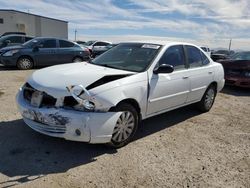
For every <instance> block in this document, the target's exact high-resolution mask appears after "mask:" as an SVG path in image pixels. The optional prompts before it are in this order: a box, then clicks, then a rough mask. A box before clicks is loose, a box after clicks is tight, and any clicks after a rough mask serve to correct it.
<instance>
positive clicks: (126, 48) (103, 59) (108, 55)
mask: <svg viewBox="0 0 250 188" xmlns="http://www.w3.org/2000/svg"><path fill="white" fill-rule="evenodd" d="M160 48H161V45H156V44H143V43H124V44H119V45H118V46H116V47H114V48H111V49H110V50H108V51H107V52H105V53H104V54H102V55H100V56H98V57H97V58H95V59H94V60H93V61H92V63H93V64H96V65H101V66H106V67H111V68H116V69H121V70H127V71H133V72H142V71H145V70H146V69H147V67H148V66H149V65H150V63H151V61H152V60H153V59H154V58H155V57H156V55H157V54H158V52H159V50H160Z"/></svg>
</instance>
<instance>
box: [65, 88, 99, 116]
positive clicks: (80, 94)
mask: <svg viewBox="0 0 250 188" xmlns="http://www.w3.org/2000/svg"><path fill="white" fill-rule="evenodd" d="M67 89H68V91H69V92H70V94H71V95H72V97H74V99H75V100H76V101H77V102H78V103H79V104H78V105H77V106H78V107H79V108H81V107H84V108H85V109H87V110H91V111H92V110H94V109H95V104H94V103H93V102H92V101H91V100H90V93H89V92H88V90H87V89H85V88H84V87H83V86H82V85H76V86H69V87H67Z"/></svg>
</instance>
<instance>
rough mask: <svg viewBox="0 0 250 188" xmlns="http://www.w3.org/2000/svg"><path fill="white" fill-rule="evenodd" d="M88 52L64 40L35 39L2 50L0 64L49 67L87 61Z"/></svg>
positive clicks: (24, 67)
mask: <svg viewBox="0 0 250 188" xmlns="http://www.w3.org/2000/svg"><path fill="white" fill-rule="evenodd" d="M89 56H90V53H89V50H88V49H87V48H84V47H81V46H79V45H78V44H76V43H73V42H70V41H68V40H64V39H56V38H45V37H37V38H34V39H32V40H30V41H28V42H26V43H24V44H22V45H19V46H11V47H6V48H2V49H1V50H0V63H1V64H3V65H4V66H17V67H18V68H19V69H31V68H33V67H34V66H49V65H57V64H63V63H70V62H81V61H84V60H89Z"/></svg>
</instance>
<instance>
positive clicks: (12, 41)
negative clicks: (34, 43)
mask: <svg viewBox="0 0 250 188" xmlns="http://www.w3.org/2000/svg"><path fill="white" fill-rule="evenodd" d="M33 38H34V37H31V36H26V35H6V36H3V37H1V38H0V49H1V48H4V47H7V46H15V45H20V44H23V43H25V42H27V41H29V40H31V39H33Z"/></svg>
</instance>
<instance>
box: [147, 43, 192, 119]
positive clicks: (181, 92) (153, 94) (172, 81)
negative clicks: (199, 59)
mask: <svg viewBox="0 0 250 188" xmlns="http://www.w3.org/2000/svg"><path fill="white" fill-rule="evenodd" d="M160 64H170V65H172V66H173V67H174V72H172V73H169V74H154V73H153V74H152V76H151V78H149V89H150V91H149V98H148V109H147V115H150V114H153V113H158V112H161V111H166V110H168V109H171V108H174V107H178V106H181V105H183V104H184V103H185V102H186V100H187V96H188V92H189V87H190V82H189V79H188V69H187V65H186V61H185V55H184V50H183V46H182V45H175V46H171V47H169V48H168V49H167V50H166V52H165V53H164V54H163V56H162V57H161V59H160V61H159V63H158V65H160ZM149 74H151V73H149ZM149 77H150V76H149Z"/></svg>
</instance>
